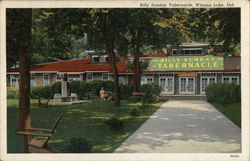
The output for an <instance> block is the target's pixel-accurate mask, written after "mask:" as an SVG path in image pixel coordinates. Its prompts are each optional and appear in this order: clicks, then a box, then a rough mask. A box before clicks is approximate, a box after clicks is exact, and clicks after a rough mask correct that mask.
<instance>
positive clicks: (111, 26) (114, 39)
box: [87, 9, 127, 106]
mask: <svg viewBox="0 0 250 161" xmlns="http://www.w3.org/2000/svg"><path fill="white" fill-rule="evenodd" d="M89 13H90V17H91V20H90V22H91V24H90V25H89V29H88V31H87V34H88V36H87V38H88V45H89V47H94V48H95V49H96V48H100V49H106V51H107V53H108V55H109V60H110V65H111V67H112V70H113V78H114V86H115V87H114V89H115V105H117V106H119V105H120V92H119V75H118V70H117V60H118V59H119V56H118V55H119V54H120V55H122V54H123V51H124V50H121V49H123V47H121V46H120V45H119V44H120V42H121V41H123V40H125V39H123V33H124V31H125V27H126V25H127V24H126V20H125V19H123V18H125V17H126V16H127V9H90V10H89ZM121 17H123V18H121ZM115 50H116V52H115ZM119 51H121V53H120V52H119Z"/></svg>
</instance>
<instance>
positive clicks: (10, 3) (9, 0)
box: [0, 0, 250, 161]
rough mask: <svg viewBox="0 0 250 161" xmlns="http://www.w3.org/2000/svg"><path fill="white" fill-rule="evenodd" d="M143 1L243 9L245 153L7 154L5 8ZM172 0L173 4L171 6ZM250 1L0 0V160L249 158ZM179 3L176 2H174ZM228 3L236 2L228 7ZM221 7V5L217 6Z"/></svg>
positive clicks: (141, 0) (119, 4) (231, 160)
mask: <svg viewBox="0 0 250 161" xmlns="http://www.w3.org/2000/svg"><path fill="white" fill-rule="evenodd" d="M141 3H148V4H149V5H148V7H150V8H157V7H152V3H158V4H161V5H159V7H158V8H194V7H195V3H203V4H207V5H208V6H209V7H210V8H214V3H220V4H223V6H220V8H229V7H240V8H241V58H242V59H241V73H242V74H241V78H242V79H241V81H242V82H241V85H242V87H241V89H242V120H243V121H242V152H241V153H150V154H149V153H126V154H119V153H116V154H113V153H110V154H94V153H89V154H70V153H67V154H66V153H60V154H24V153H22V154H13V153H7V138H6V137H7V136H6V120H7V119H6V117H7V116H6V107H7V105H6V43H5V39H6V35H5V33H6V30H5V9H6V8H112V7H115V8H123V7H124V8H145V6H143V7H142V6H140V4H141ZM170 3H171V4H172V5H170ZM249 3H250V2H249V1H247V0H238V1H236V0H235V1H234V0H227V1H225V0H220V1H219V0H217V1H215V0H210V1H208V0H200V1H193V0H189V1H185V0H175V1H174V0H168V1H163V0H154V1H153V0H151V1H150V0H134V1H133V0H130V1H122V0H120V1H119V0H113V1H112V0H109V1H108V0H99V1H96V0H88V1H87V0H85V1H84V0H82V1H81V0H79V1H70V0H68V1H67V0H64V1H52V0H45V1H39V0H37V1H35V0H33V1H32V0H27V1H15V0H3V1H0V9H1V10H0V15H1V17H0V18H1V21H0V23H1V25H0V31H1V32H0V36H1V41H0V42H1V43H0V51H1V53H0V89H1V90H0V107H1V108H0V115H1V116H0V118H1V133H0V135H1V141H0V143H1V146H0V150H1V156H0V160H4V161H16V160H20V161H24V160H27V161H34V160H51V161H52V160H53V161H54V160H65V161H73V160H77V161H82V160H84V161H95V160H100V161H106V160H109V161H112V160H119V161H130V160H136V161H144V160H145V161H146V160H147V161H153V160H158V161H163V160H164V161H166V160H190V161H191V160H198V161H202V160H207V161H210V160H216V161H219V160H224V161H239V160H244V161H248V160H250V158H249V149H250V147H249V131H250V129H249V121H250V120H249V105H250V103H249V98H250V96H249V90H250V88H249V80H250V79H249V72H250V67H249V62H250V59H249V58H250V57H249V44H250V43H249V15H250V13H249ZM174 4H176V5H174ZM228 4H233V6H232V5H231V6H229V5H228ZM217 8H218V7H217Z"/></svg>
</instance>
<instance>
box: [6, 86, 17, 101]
mask: <svg viewBox="0 0 250 161" xmlns="http://www.w3.org/2000/svg"><path fill="white" fill-rule="evenodd" d="M17 98H19V88H18V87H8V88H7V99H17Z"/></svg>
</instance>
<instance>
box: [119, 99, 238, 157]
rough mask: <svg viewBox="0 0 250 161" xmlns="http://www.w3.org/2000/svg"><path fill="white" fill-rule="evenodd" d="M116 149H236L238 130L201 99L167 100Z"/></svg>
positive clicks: (214, 150) (198, 150) (152, 150)
mask: <svg viewBox="0 0 250 161" xmlns="http://www.w3.org/2000/svg"><path fill="white" fill-rule="evenodd" d="M115 152H117V153H124V152H125V153H133V152H146V153H147V152H169V153H171V152H173V153H178V152H179V153H227V152H232V153H237V152H241V130H240V128H238V127H237V126H236V125H235V124H233V123H232V122H231V121H230V120H228V119H227V118H226V117H225V116H224V115H222V114H221V113H220V112H219V111H217V110H216V109H215V108H214V107H213V106H212V105H210V104H209V103H207V102H206V101H202V100H170V101H168V102H166V103H164V104H163V105H162V107H161V108H160V109H159V110H158V111H157V112H156V113H155V114H154V115H153V116H151V118H150V119H148V120H147V121H146V122H145V123H144V124H143V125H142V126H141V127H140V128H139V129H138V130H137V131H136V132H135V133H134V134H132V135H131V136H130V137H129V138H128V139H127V140H126V141H125V142H124V143H123V144H122V145H121V146H120V147H119V148H118V149H116V151H115Z"/></svg>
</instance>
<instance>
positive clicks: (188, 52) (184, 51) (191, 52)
mask: <svg viewBox="0 0 250 161" xmlns="http://www.w3.org/2000/svg"><path fill="white" fill-rule="evenodd" d="M172 53H173V55H202V54H203V51H202V49H201V48H194V49H173V50H172Z"/></svg>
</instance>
